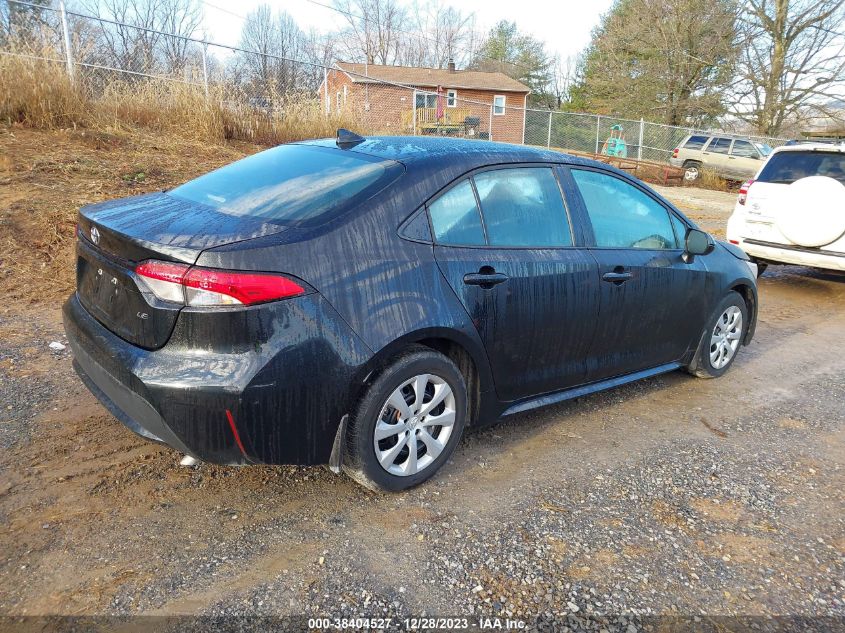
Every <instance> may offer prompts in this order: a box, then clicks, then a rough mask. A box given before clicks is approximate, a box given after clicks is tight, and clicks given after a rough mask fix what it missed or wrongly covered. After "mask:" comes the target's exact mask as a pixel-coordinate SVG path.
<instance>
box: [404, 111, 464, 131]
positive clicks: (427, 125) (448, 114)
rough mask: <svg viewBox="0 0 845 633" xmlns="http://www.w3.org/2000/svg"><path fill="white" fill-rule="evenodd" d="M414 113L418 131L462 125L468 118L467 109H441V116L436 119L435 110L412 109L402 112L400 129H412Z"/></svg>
mask: <svg viewBox="0 0 845 633" xmlns="http://www.w3.org/2000/svg"><path fill="white" fill-rule="evenodd" d="M414 113H416V116H417V124H416V128H417V129H418V130H431V129H437V128H439V127H455V126H459V125H463V124H464V121H465V120H466V118H467V117H468V116H470V114H471V111H470V109H469V108H443V116H441V117H440V118H439V119H438V118H437V108H414V109H413V110H403V111H402V127H404V128H405V129H407V130H413V129H414Z"/></svg>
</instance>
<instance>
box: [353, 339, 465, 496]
mask: <svg viewBox="0 0 845 633" xmlns="http://www.w3.org/2000/svg"><path fill="white" fill-rule="evenodd" d="M466 419H467V393H466V383H465V381H464V378H463V375H462V374H461V372H460V371H459V370H458V368H457V367H456V366H455V364H454V363H453V362H452V361H451V360H450V359H449V358H447V357H446V356H444V355H443V354H440V353H438V352H435V351H434V350H431V349H428V348H423V347H418V348H414V349H412V350H410V351H408V352H406V353H405V354H403V355H402V356H400V357H399V358H398V359H396V360H395V361H394V362H393V363H391V364H390V365H389V366H388V367H387V368H385V369H384V371H382V372H381V374H380V375H379V376H378V378H376V380H375V381H374V382H373V383H372V384H371V385H370V387H369V388H368V389H367V392H366V393H365V395H364V397H363V398H362V400H361V402H360V403H359V404H358V407H357V410H356V412H355V415H354V417H353V418H352V420H351V424H350V427H349V429H348V431H347V442H346V450H345V452H344V461H343V469H344V471H345V472H346V473H347V474H348V475H349V476H350V477H352V478H353V479H355V480H356V481H357V482H359V483H360V484H363V485H364V486H366V487H367V488H370V489H371V490H376V491H399V490H405V489H406V488H411V487H413V486H416V485H418V484H420V483H422V482H423V481H425V480H426V479H428V478H429V477H431V476H432V475H434V473H436V472H437V470H438V469H439V468H440V467H441V466H442V465H443V464H444V463H445V462H446V461H447V460H448V459H449V457H450V456H451V454H452V452H453V451H454V450H455V447H456V446H457V444H458V442H459V441H460V438H461V434H462V433H463V429H464V425H465V424H466Z"/></svg>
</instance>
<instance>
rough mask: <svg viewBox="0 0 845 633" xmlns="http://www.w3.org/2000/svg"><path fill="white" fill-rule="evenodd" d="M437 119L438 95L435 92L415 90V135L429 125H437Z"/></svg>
mask: <svg viewBox="0 0 845 633" xmlns="http://www.w3.org/2000/svg"><path fill="white" fill-rule="evenodd" d="M436 119H437V95H436V94H435V93H433V92H421V91H419V90H414V117H413V129H414V134H419V133H421V132H422V131H423V129H424V126H425V125H426V124H427V123H435V122H436Z"/></svg>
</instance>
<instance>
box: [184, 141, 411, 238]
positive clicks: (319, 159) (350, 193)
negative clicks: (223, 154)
mask: <svg viewBox="0 0 845 633" xmlns="http://www.w3.org/2000/svg"><path fill="white" fill-rule="evenodd" d="M402 172H403V167H402V166H401V165H400V164H399V163H396V162H395V161H389V160H388V161H386V160H384V159H378V158H374V157H370V156H365V155H363V154H356V153H354V152H348V151H342V150H337V149H333V148H327V147H315V146H310V145H280V146H278V147H274V148H273V149H270V150H267V151H265V152H260V153H258V154H254V155H252V156H249V157H248V158H244V159H243V160H239V161H238V162H236V163H232V164H231V165H227V166H225V167H222V168H220V169H218V170H216V171H213V172H211V173H209V174H206V175H204V176H200V177H199V178H197V179H196V180H191V181H190V182H187V183H185V184H184V185H182V186H180V187H176V188H175V189H173V190H171V191H170V192H169V195H171V196H175V197H178V198H184V199H187V200H191V201H193V202H198V203H201V204H204V205H208V206H210V207H213V208H215V209H217V210H218V211H220V212H222V213H226V214H228V215H235V216H248V217H255V218H261V219H262V220H265V221H267V222H271V223H279V224H295V223H299V222H307V221H309V220H318V219H319V220H320V221H322V220H325V219H328V216H330V215H332V214H333V213H334V212H339V211H341V210H342V209H343V208H349V206H350V205H353V204H356V203H357V202H362V201H364V200H366V199H367V198H370V197H371V196H372V195H373V194H375V193H377V192H378V191H380V190H381V189H383V188H384V187H386V186H387V185H389V184H390V183H392V182H393V181H394V180H396V179H397V178H398V177H399V176H400V175H401V174H402Z"/></svg>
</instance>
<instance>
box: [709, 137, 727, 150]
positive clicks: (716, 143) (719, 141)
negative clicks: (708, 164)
mask: <svg viewBox="0 0 845 633" xmlns="http://www.w3.org/2000/svg"><path fill="white" fill-rule="evenodd" d="M730 149H731V139H729V138H714V139H713V140H712V141H710V145H708V146H707V151H708V152H714V153H716V154H727V153H728V152H729V151H730Z"/></svg>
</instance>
